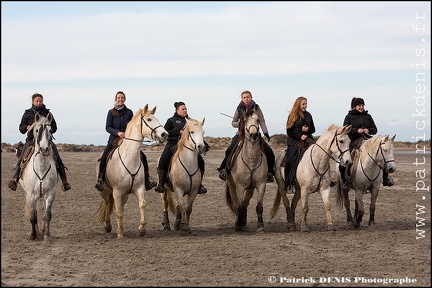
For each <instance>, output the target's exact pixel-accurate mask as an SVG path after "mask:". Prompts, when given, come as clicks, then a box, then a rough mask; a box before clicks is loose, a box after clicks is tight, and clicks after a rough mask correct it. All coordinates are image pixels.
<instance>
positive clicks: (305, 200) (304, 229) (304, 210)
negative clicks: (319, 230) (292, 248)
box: [300, 190, 309, 232]
mask: <svg viewBox="0 0 432 288" xmlns="http://www.w3.org/2000/svg"><path fill="white" fill-rule="evenodd" d="M301 193H302V194H303V195H302V196H301V202H302V221H301V225H300V231H301V232H309V227H308V225H307V221H306V219H307V214H308V212H309V203H308V193H307V191H303V190H302V191H301Z"/></svg>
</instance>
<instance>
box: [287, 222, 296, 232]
mask: <svg viewBox="0 0 432 288" xmlns="http://www.w3.org/2000/svg"><path fill="white" fill-rule="evenodd" d="M287 229H288V231H295V230H296V224H295V223H290V222H288V223H287Z"/></svg>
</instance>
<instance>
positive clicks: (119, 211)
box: [113, 191, 128, 238]
mask: <svg viewBox="0 0 432 288" xmlns="http://www.w3.org/2000/svg"><path fill="white" fill-rule="evenodd" d="M119 193H121V192H120V191H118V192H117V193H113V196H114V195H118V194H119ZM127 196H128V195H127V194H124V195H123V196H115V198H117V199H115V200H114V204H115V208H116V221H117V238H123V237H124V228H123V221H124V219H123V218H124V204H125V203H126V201H124V200H125V199H127Z"/></svg>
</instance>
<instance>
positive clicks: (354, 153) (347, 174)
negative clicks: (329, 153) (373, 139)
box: [345, 146, 360, 182]
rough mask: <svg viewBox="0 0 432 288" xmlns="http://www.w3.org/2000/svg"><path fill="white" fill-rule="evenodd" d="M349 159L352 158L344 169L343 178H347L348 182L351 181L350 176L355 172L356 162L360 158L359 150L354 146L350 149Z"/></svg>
mask: <svg viewBox="0 0 432 288" xmlns="http://www.w3.org/2000/svg"><path fill="white" fill-rule="evenodd" d="M359 147H360V146H359ZM351 159H352V160H353V161H352V163H351V164H350V166H349V167H348V168H347V169H345V179H347V181H349V182H351V181H352V178H353V176H354V174H355V173H356V169H357V164H358V162H359V160H360V150H359V149H358V148H355V149H353V150H352V151H351Z"/></svg>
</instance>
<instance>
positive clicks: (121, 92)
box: [114, 91, 126, 100]
mask: <svg viewBox="0 0 432 288" xmlns="http://www.w3.org/2000/svg"><path fill="white" fill-rule="evenodd" d="M118 94H123V96H124V98H125V100H126V94H125V93H124V92H123V91H118V92H117V93H116V95H115V96H114V100H117V95H118Z"/></svg>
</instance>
